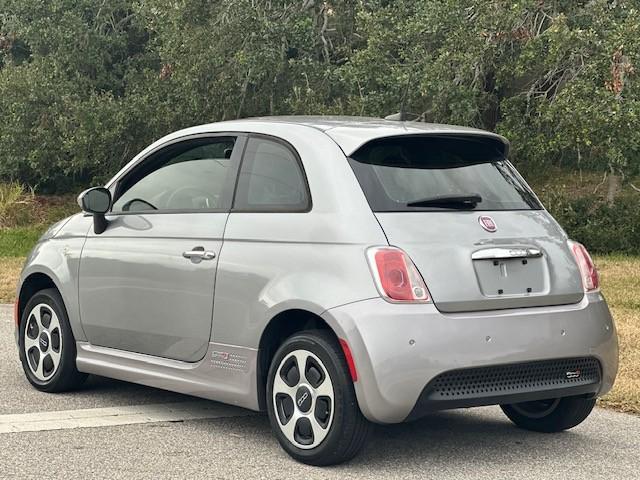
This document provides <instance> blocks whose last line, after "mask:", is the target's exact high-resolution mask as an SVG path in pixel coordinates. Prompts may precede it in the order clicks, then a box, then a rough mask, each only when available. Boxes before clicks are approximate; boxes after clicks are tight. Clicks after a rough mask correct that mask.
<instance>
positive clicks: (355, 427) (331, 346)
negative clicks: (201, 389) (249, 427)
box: [266, 330, 372, 466]
mask: <svg viewBox="0 0 640 480" xmlns="http://www.w3.org/2000/svg"><path fill="white" fill-rule="evenodd" d="M297 350H304V351H307V352H311V353H312V354H313V355H315V356H316V357H317V358H319V359H320V360H321V362H322V364H323V366H324V367H325V369H326V371H327V373H328V375H329V378H330V381H331V383H332V385H333V392H334V398H333V407H332V408H333V417H332V418H333V419H332V422H331V425H330V426H329V427H328V433H326V436H325V437H324V439H323V440H322V441H321V443H320V444H319V445H317V446H315V447H313V448H311V449H302V448H298V447H297V446H296V445H295V444H294V443H292V442H291V441H289V439H288V438H287V437H286V436H285V434H284V433H283V431H282V430H281V427H280V424H279V422H278V418H277V416H276V415H277V413H276V411H275V406H274V398H273V385H274V378H275V375H276V374H277V371H278V368H279V367H280V364H281V362H282V361H283V360H284V359H285V358H286V357H287V355H288V354H290V353H291V352H294V351H297ZM318 398H319V397H318ZM294 400H295V399H294ZM266 403H267V412H268V414H269V421H270V423H271V428H272V430H273V432H274V434H275V436H276V438H277V439H278V442H280V445H281V446H282V448H283V449H284V450H285V451H286V452H287V453H288V454H289V455H290V456H291V457H293V458H294V459H295V460H297V461H299V462H302V463H305V464H308V465H316V466H325V465H335V464H338V463H342V462H346V461H348V460H350V459H352V458H353V457H355V456H356V454H357V453H358V452H359V451H360V450H361V449H362V447H363V446H364V444H365V443H366V441H367V439H368V438H369V435H370V434H371V431H372V424H371V423H370V422H369V421H368V420H367V419H366V418H365V417H364V416H363V415H362V412H361V411H360V407H359V406H358V402H357V399H356V394H355V390H354V387H353V382H352V380H351V376H350V374H349V369H348V366H347V362H346V360H345V358H344V354H343V352H342V349H341V347H340V345H339V344H338V342H337V341H336V339H335V337H334V336H333V335H332V334H331V333H330V332H328V331H325V330H307V331H303V332H300V333H297V334H295V335H293V336H291V337H289V338H288V339H287V340H285V341H284V343H283V344H282V345H281V346H280V348H279V349H278V351H277V352H276V354H275V356H274V357H273V360H272V362H271V367H270V368H269V376H268V379H267V402H266ZM293 408H296V407H295V406H294V407H293Z"/></svg>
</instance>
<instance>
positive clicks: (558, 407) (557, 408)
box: [500, 397, 596, 433]
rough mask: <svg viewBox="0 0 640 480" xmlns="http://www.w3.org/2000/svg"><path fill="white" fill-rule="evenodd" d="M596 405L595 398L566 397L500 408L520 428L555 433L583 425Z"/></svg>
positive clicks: (501, 406)
mask: <svg viewBox="0 0 640 480" xmlns="http://www.w3.org/2000/svg"><path fill="white" fill-rule="evenodd" d="M595 404H596V399H595V398H584V397H565V398H555V399H549V400H538V401H535V402H523V403H514V404H513V405H500V408H502V411H503V412H504V413H505V415H506V416H507V417H509V419H510V420H511V421H512V422H513V423H515V424H516V425H517V426H518V427H520V428H524V429H526V430H533V431H535V432H545V433H554V432H561V431H563V430H568V429H570V428H573V427H575V426H576V425H579V424H581V423H582V422H583V421H584V420H585V419H586V418H587V417H588V416H589V414H590V413H591V410H593V407H594V406H595Z"/></svg>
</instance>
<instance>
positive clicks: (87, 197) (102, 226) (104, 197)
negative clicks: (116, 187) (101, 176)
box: [78, 187, 111, 235]
mask: <svg viewBox="0 0 640 480" xmlns="http://www.w3.org/2000/svg"><path fill="white" fill-rule="evenodd" d="M78 205H80V208H82V211H83V212H86V213H90V214H91V215H93V231H94V232H95V233H96V234H98V235H99V234H101V233H102V232H104V231H105V230H106V228H107V225H108V223H109V222H108V221H107V219H106V218H105V216H104V215H105V213H107V212H108V211H109V209H110V208H111V192H110V191H109V190H107V189H106V188H104V187H95V188H90V189H89V190H85V191H84V192H82V193H81V194H80V195H79V196H78Z"/></svg>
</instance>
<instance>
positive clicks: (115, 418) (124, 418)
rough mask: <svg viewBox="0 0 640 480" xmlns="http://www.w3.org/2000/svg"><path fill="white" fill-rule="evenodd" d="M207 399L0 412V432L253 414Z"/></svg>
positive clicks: (38, 430) (39, 430) (37, 430)
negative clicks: (29, 411)
mask: <svg viewBox="0 0 640 480" xmlns="http://www.w3.org/2000/svg"><path fill="white" fill-rule="evenodd" d="M253 414H254V412H252V411H250V410H244V409H241V408H237V407H232V406H230V405H223V404H221V403H215V402H211V401H208V400H196V401H191V402H175V403H154V404H148V405H131V406H123V407H106V408H89V409H84V410H62V411H57V412H34V413H18V414H9V415H0V434H3V433H16V432H41V431H45V430H65V429H72V428H95V427H111V426H116V425H134V424H141V423H154V422H177V421H182V420H198V419H205V418H227V417H241V416H246V415H253Z"/></svg>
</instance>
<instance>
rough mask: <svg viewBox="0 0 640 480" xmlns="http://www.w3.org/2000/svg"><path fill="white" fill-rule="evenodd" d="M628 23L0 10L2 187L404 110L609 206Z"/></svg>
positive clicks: (42, 3) (631, 116) (634, 118)
mask: <svg viewBox="0 0 640 480" xmlns="http://www.w3.org/2000/svg"><path fill="white" fill-rule="evenodd" d="M639 26H640V0H521V1H518V2H512V1H506V0H421V1H415V0H326V1H322V0H218V1H215V2H212V1H207V0H134V1H131V0H110V1H105V0H0V179H4V180H17V181H20V182H22V183H26V184H29V185H33V186H35V187H36V189H37V190H38V191H45V192H47V191H48V192H53V191H57V192H60V191H66V190H69V189H71V188H75V187H76V186H77V185H78V184H80V183H83V184H86V183H88V182H91V181H100V180H103V179H105V178H107V177H108V176H109V175H111V174H112V173H113V172H114V171H116V170H117V169H118V168H119V167H120V166H121V165H122V164H123V163H125V162H126V161H127V160H128V159H130V158H131V157H132V156H133V155H134V154H135V153H136V152H137V151H139V150H140V149H141V148H142V147H144V146H145V145H146V144H148V143H149V142H151V141H152V140H154V139H156V138H158V137H159V136H161V135H163V134H165V133H168V132H169V131H172V130H175V129H178V128H181V127H186V126H189V125H193V124H199V123H204V122H209V121H218V120H223V119H233V118H238V117H246V116H256V115H271V114H301V113H306V114H357V115H373V116H384V115H388V114H390V113H395V112H398V111H403V112H407V113H409V114H415V115H416V116H418V117H419V118H420V119H422V120H426V121H433V122H443V123H455V124H465V125H472V126H478V127H483V128H487V129H491V130H496V131H498V132H500V133H502V134H504V135H506V136H507V137H509V138H510V139H511V140H512V142H513V155H512V156H513V158H514V160H515V161H516V162H517V163H518V164H519V166H520V167H521V168H523V169H524V170H525V171H526V172H535V171H536V170H539V169H542V168H545V166H547V165H549V166H550V165H555V166H557V165H561V166H563V167H567V168H573V169H576V170H577V169H584V170H598V171H601V172H602V174H604V173H605V172H606V173H607V175H609V183H610V184H609V190H611V191H612V193H611V198H610V199H609V200H610V201H609V204H611V203H612V200H613V195H615V194H616V192H617V191H619V190H620V189H621V188H622V187H625V186H626V187H625V188H629V187H628V182H629V179H630V178H632V177H633V176H634V175H637V174H638V173H640V172H639V170H640V161H639V160H638V159H639V154H640V128H638V126H639V121H638V107H639V105H640V103H639V102H640V82H639V79H638V75H637V73H636V71H635V69H636V66H637V64H638V59H639V55H640V27H639ZM630 191H631V190H630ZM633 193H635V192H633ZM638 195H640V194H638Z"/></svg>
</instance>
